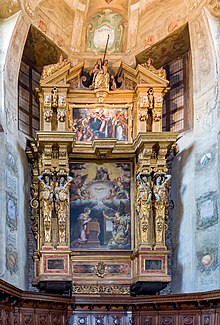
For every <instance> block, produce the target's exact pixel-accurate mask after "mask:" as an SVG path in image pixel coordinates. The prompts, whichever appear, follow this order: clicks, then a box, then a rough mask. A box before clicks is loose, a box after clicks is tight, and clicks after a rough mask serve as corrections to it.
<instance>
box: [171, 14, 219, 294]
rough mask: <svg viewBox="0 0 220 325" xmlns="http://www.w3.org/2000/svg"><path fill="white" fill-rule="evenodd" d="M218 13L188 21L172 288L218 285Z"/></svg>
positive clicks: (175, 179) (192, 289)
mask: <svg viewBox="0 0 220 325" xmlns="http://www.w3.org/2000/svg"><path fill="white" fill-rule="evenodd" d="M219 27H220V24H219V19H215V18H213V17H212V16H211V15H210V13H209V12H208V11H207V10H206V9H203V10H202V12H201V14H200V15H199V16H198V17H196V18H194V19H193V20H192V21H190V23H189V28H190V39H191V50H192V73H193V76H192V77H193V78H192V90H193V114H194V118H193V128H192V130H191V131H188V132H187V133H185V134H184V135H183V136H182V138H181V139H180V140H179V141H178V146H179V153H178V155H177V156H176V157H175V160H174V169H173V182H172V194H171V196H172V198H173V201H174V204H175V208H174V211H173V234H174V235H173V246H174V252H173V259H174V263H173V281H172V291H173V292H196V291H207V290H214V289H219V220H218V219H219V218H218V214H219V191H218V188H219V177H218V176H219V172H218V170H219V154H218V152H219V108H220V105H219V101H220V97H219V36H218V35H219V32H220V28H219Z"/></svg>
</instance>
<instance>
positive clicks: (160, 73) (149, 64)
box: [142, 58, 167, 79]
mask: <svg viewBox="0 0 220 325" xmlns="http://www.w3.org/2000/svg"><path fill="white" fill-rule="evenodd" d="M142 66H143V67H145V68H146V69H147V70H149V71H150V72H152V73H154V74H157V75H158V76H159V77H161V78H163V79H166V77H167V75H166V70H165V69H163V67H161V68H160V69H156V68H155V67H154V66H153V60H152V59H151V58H148V59H147V61H146V62H145V63H143V64H142Z"/></svg>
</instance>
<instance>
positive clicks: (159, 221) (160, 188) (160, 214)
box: [153, 173, 171, 246]
mask: <svg viewBox="0 0 220 325" xmlns="http://www.w3.org/2000/svg"><path fill="white" fill-rule="evenodd" d="M170 179H171V175H167V174H164V173H158V174H155V177H154V186H153V195H154V200H153V208H154V232H155V246H158V245H159V246H165V231H166V224H165V219H166V209H167V207H168V203H169V192H168V186H169V182H170Z"/></svg>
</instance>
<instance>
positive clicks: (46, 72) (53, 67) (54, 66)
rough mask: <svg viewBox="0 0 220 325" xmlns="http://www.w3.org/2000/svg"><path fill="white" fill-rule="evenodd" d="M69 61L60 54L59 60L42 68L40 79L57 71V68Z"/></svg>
mask: <svg viewBox="0 0 220 325" xmlns="http://www.w3.org/2000/svg"><path fill="white" fill-rule="evenodd" d="M68 63H69V62H68V60H67V59H64V57H63V55H62V54H61V55H60V58H59V61H58V62H57V63H55V64H49V65H46V66H45V67H44V69H43V72H42V75H41V79H45V78H47V77H49V76H50V75H52V74H53V73H54V72H56V71H58V70H59V69H61V68H63V67H64V66H65V65H67V64H68Z"/></svg>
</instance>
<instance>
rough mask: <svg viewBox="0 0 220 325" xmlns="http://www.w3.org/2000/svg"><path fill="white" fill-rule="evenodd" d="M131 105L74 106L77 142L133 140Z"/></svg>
mask: <svg viewBox="0 0 220 325" xmlns="http://www.w3.org/2000/svg"><path fill="white" fill-rule="evenodd" d="M129 121H132V119H131V105H104V106H101V107H100V105H99V106H98V105H84V106H83V105H77V106H76V105H73V106H72V131H73V132H75V133H76V141H81V142H92V140H93V139H118V141H124V142H129V141H130V140H131V123H130V122H129Z"/></svg>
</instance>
